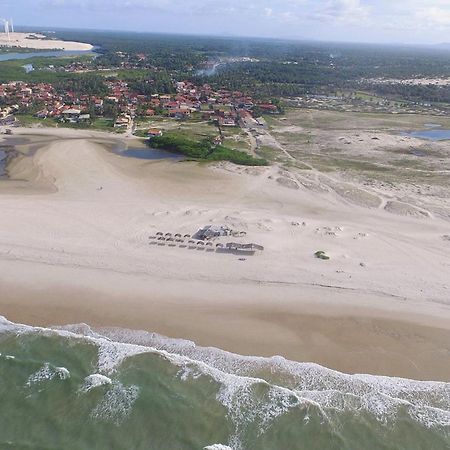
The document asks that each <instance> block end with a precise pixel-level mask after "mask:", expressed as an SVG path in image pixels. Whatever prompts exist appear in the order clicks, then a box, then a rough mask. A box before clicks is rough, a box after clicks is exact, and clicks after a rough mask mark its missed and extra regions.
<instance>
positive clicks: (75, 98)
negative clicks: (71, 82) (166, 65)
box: [0, 55, 279, 137]
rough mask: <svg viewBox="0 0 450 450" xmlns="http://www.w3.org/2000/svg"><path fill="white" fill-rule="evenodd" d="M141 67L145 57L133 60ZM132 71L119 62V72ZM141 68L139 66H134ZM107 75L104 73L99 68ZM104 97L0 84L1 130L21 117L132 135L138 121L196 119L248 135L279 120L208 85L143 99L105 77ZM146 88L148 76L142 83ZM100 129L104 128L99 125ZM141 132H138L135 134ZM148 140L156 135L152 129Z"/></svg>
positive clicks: (77, 67)
mask: <svg viewBox="0 0 450 450" xmlns="http://www.w3.org/2000/svg"><path fill="white" fill-rule="evenodd" d="M136 58H137V61H138V62H142V61H143V59H144V55H141V57H139V55H136ZM123 67H124V68H126V69H136V66H135V65H132V64H131V63H129V62H124V63H123V65H122V68H123ZM137 67H140V66H137ZM50 69H52V70H55V71H56V70H59V71H61V70H64V71H66V72H67V73H80V72H83V73H85V72H89V70H90V69H89V66H88V65H87V64H85V63H83V62H71V63H69V64H67V66H65V67H63V68H58V69H56V68H52V67H51V68H50ZM104 70H106V68H104ZM103 83H104V86H105V87H106V91H107V92H106V94H105V95H100V94H95V95H93V94H91V95H89V94H83V93H81V92H80V90H76V89H74V90H70V89H61V87H60V86H55V85H54V84H53V83H44V82H39V83H32V82H24V81H11V82H7V83H2V84H0V125H3V126H14V125H18V124H21V122H22V120H23V118H24V117H28V118H29V117H32V118H33V119H34V122H36V123H37V124H39V123H40V122H41V123H42V124H45V125H47V126H48V125H49V124H50V122H53V124H59V125H61V126H64V125H66V126H81V127H90V126H93V127H94V128H95V123H96V120H97V119H101V118H104V119H109V120H108V127H110V128H112V129H113V130H114V131H116V132H119V133H120V132H127V133H129V134H133V133H135V132H136V120H137V119H140V118H144V119H152V118H169V119H174V120H189V119H196V120H202V121H208V122H211V123H214V124H216V125H217V126H218V128H219V130H220V129H222V128H226V127H240V128H243V129H252V128H258V127H261V126H262V127H264V126H265V121H264V119H263V118H262V117H261V115H262V114H264V113H267V114H278V113H279V107H278V106H277V105H275V104H273V103H271V102H261V101H256V100H255V99H254V98H253V97H252V96H250V95H248V94H246V93H244V92H241V91H231V90H227V89H213V88H212V87H211V86H210V85H208V84H203V85H201V86H196V85H195V84H193V83H192V82H190V81H186V80H183V81H177V80H172V81H171V83H172V86H171V89H170V90H171V91H172V92H171V93H152V94H144V93H142V92H140V91H139V90H138V89H134V88H133V83H130V82H129V81H127V80H123V79H120V78H118V77H105V80H104V82H103ZM144 83H146V84H149V85H151V84H152V83H153V80H152V79H151V73H150V75H149V77H148V79H146V80H145V81H144ZM103 124H104V122H103ZM140 131H141V130H140ZM147 131H148V133H147V134H148V136H149V137H152V136H153V135H159V134H160V133H161V130H158V129H157V128H155V127H151V128H150V129H149V130H147Z"/></svg>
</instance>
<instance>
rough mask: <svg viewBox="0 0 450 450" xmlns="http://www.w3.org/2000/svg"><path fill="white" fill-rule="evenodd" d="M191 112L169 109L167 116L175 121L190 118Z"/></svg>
mask: <svg viewBox="0 0 450 450" xmlns="http://www.w3.org/2000/svg"><path fill="white" fill-rule="evenodd" d="M190 115H191V111H190V110H189V109H180V108H177V109H171V110H170V111H169V116H170V117H174V118H175V119H187V118H188V117H190Z"/></svg>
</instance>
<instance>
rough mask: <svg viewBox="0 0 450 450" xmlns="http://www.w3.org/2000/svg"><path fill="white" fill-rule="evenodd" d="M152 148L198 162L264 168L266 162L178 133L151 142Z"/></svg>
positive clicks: (205, 140)
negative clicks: (220, 162)
mask: <svg viewBox="0 0 450 450" xmlns="http://www.w3.org/2000/svg"><path fill="white" fill-rule="evenodd" d="M151 146H152V147H153V148H158V149H163V150H168V151H171V152H174V153H180V154H182V155H185V156H187V157H189V158H194V159H196V160H200V161H230V162H232V163H234V164H240V165H244V166H265V165H267V164H268V162H267V161H266V160H265V159H262V158H255V157H253V156H251V155H249V154H248V153H245V152H242V151H239V150H233V149H230V148H228V147H224V146H222V145H217V146H214V145H213V144H212V143H211V141H210V140H209V139H203V140H200V141H198V140H193V139H189V138H187V137H185V136H183V135H181V134H179V133H167V134H165V135H163V136H157V137H155V138H153V139H152V140H151Z"/></svg>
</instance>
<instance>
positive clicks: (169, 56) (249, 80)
mask: <svg viewBox="0 0 450 450" xmlns="http://www.w3.org/2000/svg"><path fill="white" fill-rule="evenodd" d="M51 36H54V37H57V38H61V39H67V40H78V41H84V42H89V43H91V44H93V45H95V46H97V52H98V55H97V57H96V58H95V59H94V61H93V63H92V64H93V66H94V68H95V66H98V67H105V66H106V67H109V66H112V67H119V66H120V64H121V63H123V61H124V54H125V55H126V58H127V59H126V61H127V62H128V63H131V64H132V66H133V68H134V69H133V70H126V69H125V70H121V71H119V76H120V77H121V78H122V79H125V80H127V81H130V82H131V83H132V88H133V89H135V90H136V91H137V92H140V93H142V94H155V93H171V92H173V80H176V79H177V80H180V79H189V80H191V81H193V82H195V83H196V84H204V83H208V84H210V85H212V86H213V87H215V88H229V89H233V90H241V91H245V92H247V93H249V94H252V95H254V96H255V97H256V98H262V99H264V98H277V97H290V96H302V95H305V94H320V95H321V94H324V95H329V94H332V93H334V92H336V91H340V90H344V91H345V90H350V91H352V90H359V89H362V90H365V91H368V92H372V93H374V94H376V95H380V96H385V97H389V98H393V99H394V98H395V99H403V100H408V101H416V102H430V103H438V102H444V103H450V89H449V88H448V87H446V86H435V85H427V86H410V85H407V86H405V85H402V84H401V83H394V84H382V83H375V82H373V81H370V80H371V79H374V78H393V79H408V78H428V77H429V78H433V77H450V48H449V47H446V46H434V47H433V46H429V47H425V46H424V47H412V46H380V45H368V44H365V45H363V44H342V43H341V44H336V43H321V42H300V41H287V40H276V39H256V38H225V37H211V36H181V35H163V34H151V33H131V32H106V31H86V30H85V31H83V30H81V31H78V30H58V31H57V32H56V33H55V34H52V35H51ZM141 55H144V58H142V57H141ZM230 57H234V58H242V57H248V58H253V60H252V61H251V62H250V61H242V60H240V61H233V62H228V63H224V64H221V65H220V67H219V68H218V69H217V70H216V71H215V72H214V73H213V74H212V75H209V76H204V75H200V74H201V73H202V72H201V70H200V69H202V68H204V67H205V64H206V63H208V62H209V63H211V62H214V61H219V60H221V59H223V58H230ZM1 64H2V66H1V68H2V70H0V81H6V80H7V79H8V78H9V79H11V75H12V74H14V75H17V74H16V72H17V71H19V70H21V71H22V73H23V70H22V69H21V68H19V67H18V64H17V62H8V63H1ZM136 68H137V70H136ZM24 78H25V79H27V80H30V81H31V80H33V79H36V80H37V79H38V78H40V79H42V80H51V79H53V80H55V79H57V78H61V79H66V78H67V77H66V76H64V75H62V74H54V73H50V72H42V71H41V72H34V73H33V72H32V73H30V74H27V75H26V77H22V79H24ZM72 78H73V77H72ZM15 79H18V78H15ZM80 83H82V84H81V85H80V86H86V87H87V89H88V92H90V87H92V86H95V83H93V80H92V79H89V80H86V81H83V82H80ZM72 84H74V85H75V86H77V84H78V82H76V81H74V82H72ZM96 88H97V89H95V91H96V92H99V91H100V92H101V91H102V89H101V86H100V84H97V85H96Z"/></svg>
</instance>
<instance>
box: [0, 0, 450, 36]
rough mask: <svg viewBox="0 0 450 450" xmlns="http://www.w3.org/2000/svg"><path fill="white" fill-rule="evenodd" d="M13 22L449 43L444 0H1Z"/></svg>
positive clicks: (448, 7)
mask: <svg viewBox="0 0 450 450" xmlns="http://www.w3.org/2000/svg"><path fill="white" fill-rule="evenodd" d="M5 16H6V17H9V16H12V17H13V18H14V20H15V23H16V24H20V25H37V26H46V27H52V26H61V27H71V28H100V29H117V30H136V31H150V32H151V31H155V32H169V33H173V32H176V33H195V34H205V33H206V34H218V35H243V36H264V37H265V36H270V37H287V38H299V39H319V40H340V41H366V42H406V43H441V42H449V41H450V0H0V17H5Z"/></svg>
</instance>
